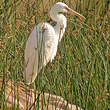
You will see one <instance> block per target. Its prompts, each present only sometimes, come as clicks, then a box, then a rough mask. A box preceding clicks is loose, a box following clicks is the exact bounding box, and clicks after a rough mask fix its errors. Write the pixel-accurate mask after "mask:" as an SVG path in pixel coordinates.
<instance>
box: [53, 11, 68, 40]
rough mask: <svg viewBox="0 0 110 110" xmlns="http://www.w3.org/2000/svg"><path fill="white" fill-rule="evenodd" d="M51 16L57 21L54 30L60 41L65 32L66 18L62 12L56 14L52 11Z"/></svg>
mask: <svg viewBox="0 0 110 110" xmlns="http://www.w3.org/2000/svg"><path fill="white" fill-rule="evenodd" d="M51 18H52V20H53V21H55V22H57V24H56V25H55V26H54V30H55V32H56V35H57V37H58V39H59V41H61V39H62V37H63V35H64V33H65V28H66V24H67V19H66V17H65V16H64V15H63V14H58V13H52V16H51Z"/></svg>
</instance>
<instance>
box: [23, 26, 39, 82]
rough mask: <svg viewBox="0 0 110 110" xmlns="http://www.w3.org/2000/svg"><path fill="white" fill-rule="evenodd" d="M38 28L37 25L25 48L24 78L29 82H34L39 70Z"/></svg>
mask: <svg viewBox="0 0 110 110" xmlns="http://www.w3.org/2000/svg"><path fill="white" fill-rule="evenodd" d="M37 38H38V30H37V27H35V28H34V29H33V31H32V33H31V34H30V36H29V38H28V40H27V42H26V48H25V66H26V67H25V72H24V78H25V81H26V83H27V84H30V83H31V82H33V81H34V80H35V78H36V76H37V71H38V52H37V51H38V50H37V42H38V41H37Z"/></svg>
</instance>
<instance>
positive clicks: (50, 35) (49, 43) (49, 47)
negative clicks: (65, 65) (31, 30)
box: [39, 23, 58, 66]
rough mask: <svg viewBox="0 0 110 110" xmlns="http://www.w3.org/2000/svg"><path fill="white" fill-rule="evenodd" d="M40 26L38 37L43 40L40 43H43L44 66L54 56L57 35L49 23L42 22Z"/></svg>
mask: <svg viewBox="0 0 110 110" xmlns="http://www.w3.org/2000/svg"><path fill="white" fill-rule="evenodd" d="M40 28H42V29H39V30H42V32H39V33H41V34H42V35H41V36H40V37H42V42H44V43H42V44H43V48H42V54H43V55H42V56H43V57H44V58H43V62H44V66H45V65H46V64H47V63H48V62H49V61H52V60H53V59H54V57H55V56H56V52H57V47H58V37H57V36H56V33H55V30H54V28H53V27H52V26H51V25H50V24H48V23H43V24H42V25H41V27H40ZM40 44H41V43H40Z"/></svg>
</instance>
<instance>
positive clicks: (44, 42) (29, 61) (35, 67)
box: [24, 2, 85, 84]
mask: <svg viewBox="0 0 110 110" xmlns="http://www.w3.org/2000/svg"><path fill="white" fill-rule="evenodd" d="M63 13H71V14H73V15H75V16H78V17H80V18H81V19H85V17H84V16H82V15H81V14H79V13H77V12H75V11H73V10H72V9H71V8H69V7H68V6H67V5H66V4H65V3H62V2H58V3H56V4H55V5H54V6H53V7H52V8H51V10H50V17H51V19H52V20H53V21H55V22H56V25H55V26H54V27H53V26H52V25H50V24H48V23H46V22H44V23H40V24H38V25H37V26H35V28H34V29H33V31H32V33H31V34H30V36H29V38H28V40H27V43H26V48H25V63H26V68H25V72H24V78H25V81H26V83H27V84H30V83H32V82H33V81H34V80H35V78H36V76H37V74H38V72H39V71H40V69H41V68H42V67H45V66H46V64H47V63H48V62H49V61H51V62H52V60H53V59H54V57H55V56H56V52H57V48H58V43H59V42H60V41H61V39H62V37H63V34H64V32H65V28H66V25H67V19H66V17H65V16H64V15H63Z"/></svg>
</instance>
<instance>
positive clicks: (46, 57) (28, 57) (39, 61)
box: [24, 23, 58, 84]
mask: <svg viewBox="0 0 110 110" xmlns="http://www.w3.org/2000/svg"><path fill="white" fill-rule="evenodd" d="M57 41H58V39H57V36H56V35H55V31H54V28H53V27H52V26H51V25H49V24H48V23H40V24H38V25H37V26H36V27H35V28H34V29H33V31H32V33H31V34H30V36H29V38H28V40H27V43H26V49H25V63H26V69H25V72H24V78H25V80H26V83H27V84H30V83H32V82H33V81H34V80H35V78H36V76H37V74H38V72H39V71H40V69H41V68H42V67H43V66H46V64H47V63H48V62H49V61H52V60H53V59H54V57H55V55H56V51H57V44H58V42H57Z"/></svg>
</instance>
